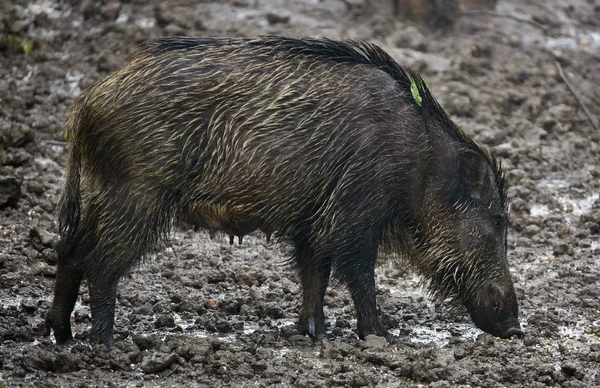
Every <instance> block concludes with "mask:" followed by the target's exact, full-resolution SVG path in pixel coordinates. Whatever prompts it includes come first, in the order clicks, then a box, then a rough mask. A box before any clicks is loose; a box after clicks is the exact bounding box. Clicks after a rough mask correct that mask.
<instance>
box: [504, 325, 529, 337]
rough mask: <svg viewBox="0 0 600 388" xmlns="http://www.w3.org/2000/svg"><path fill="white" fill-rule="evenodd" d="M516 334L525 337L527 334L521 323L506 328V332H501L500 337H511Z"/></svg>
mask: <svg viewBox="0 0 600 388" xmlns="http://www.w3.org/2000/svg"><path fill="white" fill-rule="evenodd" d="M515 335H516V336H517V337H523V336H524V335H525V332H524V331H523V329H522V328H521V325H518V326H512V327H509V328H508V329H506V330H504V332H502V334H500V335H499V337H500V338H510V337H512V336H515Z"/></svg>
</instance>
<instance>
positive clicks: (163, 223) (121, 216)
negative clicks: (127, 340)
mask: <svg viewBox="0 0 600 388" xmlns="http://www.w3.org/2000/svg"><path fill="white" fill-rule="evenodd" d="M113 198H114V201H113V202H111V203H108V204H107V206H106V207H105V209H104V211H103V212H102V215H103V217H105V218H104V219H103V221H104V222H101V224H102V225H106V226H105V229H104V230H103V234H102V240H101V241H100V242H99V243H98V246H97V249H96V250H95V257H93V258H92V259H91V261H90V263H89V266H88V268H87V270H86V278H87V280H88V286H89V292H90V309H91V313H92V332H91V337H92V340H93V341H97V342H100V341H101V342H103V343H104V344H105V345H106V346H109V347H110V346H112V345H113V343H114V338H113V327H114V318H115V306H116V299H117V286H118V283H119V279H120V278H121V277H122V276H123V275H125V274H126V273H127V272H128V271H129V270H130V269H131V268H132V267H133V266H134V265H135V264H136V262H138V261H139V260H140V259H141V258H142V257H143V256H144V255H145V254H146V253H147V252H149V251H151V250H152V249H153V248H155V247H156V243H157V242H158V239H159V235H161V232H162V230H161V227H165V228H166V227H167V217H165V215H166V212H162V211H161V207H160V206H159V205H158V204H144V205H147V206H146V207H145V208H144V206H142V204H141V203H135V202H134V201H135V198H127V197H126V198H119V196H118V195H115V196H114V197H113ZM149 209H152V210H149Z"/></svg>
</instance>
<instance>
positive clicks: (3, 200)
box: [0, 176, 22, 208]
mask: <svg viewBox="0 0 600 388" xmlns="http://www.w3.org/2000/svg"><path fill="white" fill-rule="evenodd" d="M21 184H22V181H21V180H20V179H19V178H17V177H15V176H0V208H3V207H5V206H11V207H14V206H15V205H16V204H17V201H18V200H19V198H20V197H21Z"/></svg>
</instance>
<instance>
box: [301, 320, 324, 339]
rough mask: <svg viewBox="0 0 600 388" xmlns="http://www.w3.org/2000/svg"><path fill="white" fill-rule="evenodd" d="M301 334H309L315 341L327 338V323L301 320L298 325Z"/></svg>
mask: <svg viewBox="0 0 600 388" xmlns="http://www.w3.org/2000/svg"><path fill="white" fill-rule="evenodd" d="M298 331H299V332H300V334H308V335H309V336H310V337H311V338H312V339H313V340H322V339H324V338H325V334H326V330H325V323H324V322H322V321H319V320H318V319H315V318H304V319H300V322H299V323H298Z"/></svg>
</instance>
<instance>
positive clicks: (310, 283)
mask: <svg viewBox="0 0 600 388" xmlns="http://www.w3.org/2000/svg"><path fill="white" fill-rule="evenodd" d="M296 260H297V263H298V265H299V268H300V280H301V282H302V307H301V309H300V317H299V320H298V329H299V331H300V333H302V334H308V335H310V336H311V337H313V338H323V337H325V314H324V312H323V299H324V297H325V291H326V290H327V285H328V283H329V273H330V272H331V260H329V259H321V260H319V259H317V258H315V256H314V253H313V252H312V249H310V248H309V245H308V243H305V242H303V243H297V244H296Z"/></svg>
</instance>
